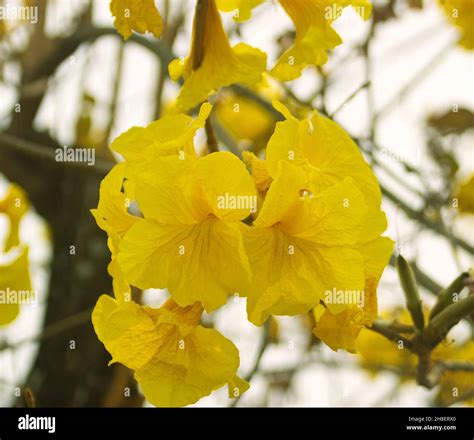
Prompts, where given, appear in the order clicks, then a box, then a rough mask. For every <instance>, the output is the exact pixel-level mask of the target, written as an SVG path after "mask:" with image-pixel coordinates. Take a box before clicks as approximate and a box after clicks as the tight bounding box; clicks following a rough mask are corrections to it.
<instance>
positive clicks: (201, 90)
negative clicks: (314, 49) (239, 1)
mask: <svg viewBox="0 0 474 440" xmlns="http://www.w3.org/2000/svg"><path fill="white" fill-rule="evenodd" d="M197 32H198V31H197V30H196V27H195V28H194V29H193V41H194V40H195V39H196V38H197V35H196V33H197ZM200 37H202V42H201V43H202V44H200V45H199V46H200V53H196V52H197V50H196V46H195V45H194V44H193V48H192V50H191V53H190V55H189V56H188V57H187V58H185V59H176V60H173V61H172V62H171V63H170V65H169V72H170V76H171V78H172V79H173V80H175V81H176V80H178V78H180V77H181V76H183V77H184V80H185V81H184V84H183V87H182V88H181V91H180V93H179V95H178V98H177V103H176V104H177V106H178V107H179V108H181V109H183V110H186V109H189V108H192V107H194V106H195V105H196V104H199V103H200V102H202V101H205V100H206V99H207V97H208V95H209V94H211V93H213V92H214V91H216V90H217V89H219V88H220V87H225V86H229V85H231V84H235V83H243V84H246V85H252V84H256V83H258V82H259V81H260V80H261V77H262V72H263V71H264V70H265V66H266V54H265V53H264V52H261V51H260V50H258V49H255V48H253V47H251V46H248V45H247V44H244V43H240V44H237V45H236V46H234V47H231V46H230V44H229V41H228V40H227V36H226V34H225V31H224V28H223V26H222V22H221V18H220V16H219V11H218V10H217V7H216V4H215V1H214V0H209V2H208V7H207V11H206V17H205V23H204V28H203V30H202V35H200ZM198 58H199V59H198Z"/></svg>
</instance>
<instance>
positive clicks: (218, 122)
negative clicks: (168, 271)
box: [0, 0, 474, 406]
mask: <svg viewBox="0 0 474 440" xmlns="http://www.w3.org/2000/svg"><path fill="white" fill-rule="evenodd" d="M373 3H374V13H373V15H372V18H371V19H370V20H369V21H366V22H364V21H362V20H361V19H360V17H358V16H357V14H356V13H355V12H354V11H353V10H351V8H347V9H345V10H344V13H343V15H342V17H340V18H339V19H338V20H337V21H336V22H335V24H334V28H335V29H336V30H337V31H338V33H339V34H340V35H341V37H342V39H343V40H344V43H343V44H342V45H340V46H339V47H338V48H337V49H336V50H334V51H333V52H332V53H331V54H330V57H329V62H328V63H327V64H326V65H324V66H323V67H321V68H318V69H316V68H311V67H310V68H308V69H306V70H305V71H304V74H303V75H302V76H301V77H300V78H299V79H297V80H295V81H292V82H289V83H286V84H281V83H278V82H276V81H275V80H272V79H271V78H267V82H266V84H265V85H262V86H261V87H259V88H257V89H255V90H252V96H254V95H255V94H256V95H257V96H260V97H261V98H262V100H263V101H265V102H266V103H268V102H270V101H271V99H272V98H278V99H280V100H282V101H284V102H285V103H286V104H287V105H288V106H290V108H291V109H292V110H293V111H294V112H295V113H299V114H305V113H306V112H307V110H308V109H309V108H317V109H318V110H319V111H320V112H321V113H323V114H325V115H329V116H331V117H332V118H334V120H336V121H337V122H339V123H340V124H341V125H342V126H343V127H344V128H345V129H346V130H347V131H348V132H349V133H350V135H351V136H352V137H353V138H354V139H355V140H356V142H357V143H358V145H359V146H360V148H361V150H362V152H363V153H364V155H365V156H366V158H367V160H368V161H369V163H370V164H371V165H372V167H373V170H374V172H375V173H376V175H377V176H378V178H379V180H380V182H381V186H382V189H383V194H384V202H383V207H384V210H385V212H386V213H387V217H388V223H389V227H388V231H387V233H386V235H388V236H390V237H391V238H393V239H395V240H396V241H397V244H398V246H399V248H400V249H401V250H402V252H403V254H404V256H405V257H406V258H407V259H409V260H410V261H411V262H412V263H413V265H414V268H415V272H416V275H417V279H418V282H419V285H420V289H421V293H422V299H423V302H424V304H426V305H428V306H429V305H432V304H433V303H434V302H435V298H436V294H437V293H438V292H439V291H440V290H441V289H442V288H443V287H446V286H447V285H448V284H449V283H450V282H451V281H452V280H453V279H454V278H456V277H457V276H458V275H459V274H460V273H461V272H463V271H466V270H468V269H469V268H470V267H471V266H472V263H473V260H472V257H473V253H474V200H473V199H474V181H471V184H470V185H468V184H467V182H469V180H470V178H471V176H472V175H473V174H474V130H473V128H474V117H473V107H474V81H473V78H474V58H473V52H472V50H471V51H469V50H468V48H466V47H465V46H464V47H463V46H462V45H460V44H459V43H458V42H459V39H460V37H462V36H463V31H462V29H459V28H458V27H456V26H454V25H453V24H452V21H450V19H449V17H448V16H447V14H446V13H445V12H444V11H443V8H442V5H440V3H442V2H438V1H437V0H424V1H422V0H375V1H373ZM467 3H469V1H467ZM156 4H157V6H158V9H159V10H160V12H161V14H162V16H163V18H164V20H165V21H166V23H167V25H166V27H165V33H164V35H163V36H162V38H161V39H160V40H157V39H155V38H153V37H151V36H148V35H147V36H143V35H134V36H133V37H132V38H130V39H129V40H127V41H126V42H124V41H123V40H122V38H121V37H120V35H119V34H118V33H117V32H116V30H115V29H114V28H113V25H112V23H113V19H112V17H111V14H110V12H109V2H108V1H107V0H94V1H88V0H37V1H34V0H23V1H21V0H18V1H9V0H6V1H5V0H0V7H1V8H7V7H9V6H11V7H19V6H28V7H33V8H35V9H34V10H35V11H36V12H37V17H36V19H35V18H34V17H33V16H31V17H30V19H29V20H26V19H19V20H16V19H11V18H2V19H0V200H2V198H3V197H4V196H5V195H6V194H7V193H8V190H9V185H10V183H15V184H16V185H18V186H19V187H21V188H22V189H23V191H24V192H25V194H26V196H27V197H28V199H29V209H28V212H27V213H26V215H25V216H24V217H23V218H22V220H21V223H20V242H21V243H24V244H25V245H26V246H27V247H28V248H29V267H30V273H31V279H32V288H33V290H34V292H35V301H34V303H33V304H26V305H23V306H22V307H21V310H20V313H19V315H18V317H17V318H16V319H15V320H14V321H13V322H11V323H9V324H8V325H4V326H2V327H0V405H2V406H24V405H25V404H28V398H27V399H26V401H25V388H26V387H27V388H28V389H31V390H32V393H33V395H34V400H35V401H36V404H37V405H38V406H142V405H147V403H146V402H144V401H143V398H142V396H141V394H140V391H139V390H138V389H137V388H136V384H135V382H134V381H133V378H132V376H131V373H130V371H128V370H127V369H126V368H125V367H123V366H121V365H118V364H115V365H112V366H110V367H108V366H107V364H108V361H109V360H110V357H109V355H108V353H107V352H106V351H105V349H104V348H103V346H102V344H101V343H100V342H99V341H98V340H97V337H96V335H95V333H94V331H93V328H92V324H91V322H90V313H91V310H92V307H93V306H94V304H95V302H96V300H97V298H98V297H99V295H100V294H102V293H109V292H110V291H111V280H110V277H109V276H108V274H107V264H108V262H109V258H110V255H109V251H108V249H107V245H106V237H105V233H103V232H102V231H101V230H100V229H99V228H98V227H97V226H96V224H95V222H94V220H93V218H92V215H91V214H90V212H89V210H90V209H92V208H94V207H96V205H97V200H98V190H99V184H100V181H101V179H102V178H103V177H104V176H105V174H106V173H107V171H108V170H109V169H110V168H111V167H112V166H113V163H114V161H117V160H120V158H118V157H114V155H113V154H112V153H111V152H110V150H109V149H108V145H109V143H110V142H111V140H113V138H114V137H116V136H117V135H119V134H120V133H121V132H123V131H125V130H127V129H128V128H130V127H132V126H134V125H139V126H144V125H146V124H148V123H149V122H151V121H153V120H155V119H157V118H159V117H160V115H163V114H164V113H166V112H167V111H169V109H170V108H171V107H172V105H173V101H174V98H175V97H176V95H177V92H178V90H179V85H176V84H174V83H172V82H171V80H170V79H169V78H168V75H167V64H168V62H169V60H170V59H172V58H174V57H175V56H178V57H179V56H186V55H187V54H188V53H189V48H190V39H191V28H192V18H193V12H194V6H195V2H194V1H193V0H173V1H171V0H159V1H157V2H156ZM4 10H8V9H4ZM222 17H223V20H224V24H225V28H226V30H227V32H228V35H229V39H230V41H231V43H233V44H234V43H236V42H239V41H244V42H245V43H247V44H250V45H252V46H254V47H258V48H260V49H262V50H264V51H266V52H267V54H268V56H269V61H268V66H271V65H273V63H274V61H275V60H276V59H277V57H278V56H279V54H280V53H281V52H282V51H283V50H285V49H286V48H287V47H288V45H289V44H291V42H292V39H293V37H294V26H293V25H292V23H291V21H290V19H289V18H288V16H287V15H286V14H285V13H284V11H283V9H282V8H281V6H279V5H278V3H277V2H276V1H275V2H272V1H266V2H265V3H264V4H263V5H261V6H259V7H258V8H256V9H255V10H254V14H253V17H252V19H251V20H249V21H248V22H245V23H243V24H237V23H235V22H234V21H233V20H232V17H231V15H230V14H222ZM471 17H472V21H474V16H472V15H471ZM473 27H474V23H473V22H471V33H472V28H473ZM213 102H214V103H215V108H214V111H213V115H212V118H213V122H214V124H215V127H216V134H217V136H218V138H219V141H220V143H221V149H225V148H227V149H229V150H231V151H233V152H235V153H237V154H239V153H240V152H241V151H243V150H246V149H249V150H252V151H255V152H262V153H263V151H262V150H263V149H264V146H265V144H266V141H267V140H268V138H269V136H270V135H271V133H272V132H273V128H274V124H275V122H276V121H275V119H274V114H273V113H272V112H271V111H269V109H268V108H267V107H268V106H265V105H262V103H261V102H257V101H256V100H255V99H254V98H252V97H248V96H247V95H246V94H245V93H242V94H241V95H239V94H238V93H236V92H235V90H234V89H232V90H223V91H221V92H220V93H219V94H218V95H217V96H215V97H213ZM236 102H238V103H239V104H240V106H241V107H240V110H241V111H240V112H239V113H235V112H234V111H233V105H234V104H235V103H236ZM201 138H202V139H201ZM203 142H204V137H203V136H201V134H199V133H198V141H197V143H198V145H201V146H203ZM64 147H67V148H88V149H94V152H95V156H94V158H95V160H94V164H93V165H90V164H87V163H84V162H81V163H77V162H74V161H71V162H68V161H60V160H58V158H57V156H56V152H57V149H58V148H59V149H61V148H64ZM10 224H11V223H9V219H8V217H7V216H6V215H3V214H2V213H1V212H0V243H3V242H4V240H6V237H7V236H8V233H9V227H10V226H9V225H10ZM9 258H12V257H11V255H10V253H9V252H6V251H1V254H0V264H2V263H4V262H5V261H7V262H8V261H9ZM0 276H1V275H0ZM1 281H2V280H1V279H0V285H1ZM165 297H166V292H161V291H146V292H143V297H142V301H143V303H145V304H149V305H153V306H154V305H159V304H161V302H162V301H163V300H164V298H165ZM378 298H379V311H380V313H381V315H382V316H386V317H390V316H395V315H396V314H397V313H398V308H399V307H400V306H402V305H403V294H402V291H401V288H400V285H399V282H398V279H397V275H396V272H395V271H394V269H393V267H392V266H389V267H387V269H386V270H385V273H384V275H383V278H382V281H381V283H380V286H379V289H378ZM205 319H206V320H207V321H208V323H210V324H213V325H215V327H216V328H217V329H218V330H219V331H221V332H222V333H223V334H224V335H225V336H227V337H228V338H230V339H231V340H232V341H233V342H234V343H235V344H236V345H237V347H238V348H239V350H240V354H241V372H242V374H243V375H244V376H247V378H250V377H251V379H252V381H251V382H252V387H251V388H250V390H249V391H248V392H247V393H246V394H245V395H244V396H243V397H242V398H241V399H239V400H238V401H230V400H229V399H228V398H227V392H226V390H225V389H222V390H219V391H218V392H216V393H214V394H213V395H212V396H210V397H207V398H204V399H202V400H201V401H200V402H199V403H198V404H197V405H198V406H216V405H218V406H228V405H230V404H233V405H237V406H247V405H249V406H261V405H269V406H405V405H420V406H429V405H451V404H455V405H463V404H466V403H470V402H471V403H472V396H473V394H472V384H473V383H474V380H473V379H474V373H472V372H471V373H462V375H461V374H459V375H458V376H457V377H454V378H453V377H451V379H452V380H453V381H454V383H457V381H458V382H459V383H463V384H464V385H463V386H465V387H468V389H467V390H464V391H465V392H466V393H468V392H469V390H470V391H471V395H470V399H471V400H469V399H467V398H466V399H457V398H456V397H458V396H453V395H451V394H450V392H449V390H450V389H452V388H453V386H452V383H447V384H446V386H445V387H444V388H443V386H444V385H441V386H438V387H436V388H434V389H433V390H426V389H425V388H422V387H420V386H417V385H416V384H415V381H414V380H413V374H412V373H410V371H411V370H410V369H411V368H412V364H411V362H412V361H411V360H409V359H408V360H407V359H404V358H403V359H402V358H400V356H399V354H398V353H397V352H396V350H395V351H393V349H392V347H391V346H390V345H388V346H387V343H385V342H386V341H383V340H382V341H381V340H380V339H377V338H380V337H378V336H377V335H375V336H373V335H371V334H369V331H368V330H366V331H365V330H364V331H363V332H362V334H361V337H360V339H361V341H360V350H361V354H360V355H356V354H350V353H347V352H343V351H339V352H333V351H332V350H331V349H330V348H328V347H327V346H326V345H324V344H321V343H319V341H318V340H317V339H316V338H315V337H314V336H313V335H312V334H311V329H312V323H311V322H310V320H309V318H308V319H306V317H293V318H287V317H282V318H280V317H278V318H277V319H274V320H272V321H271V324H270V326H269V328H267V329H266V330H264V329H262V328H257V327H254V326H253V325H252V324H250V323H249V322H248V321H247V320H246V313H245V300H244V299H233V298H230V299H229V303H228V304H227V306H225V307H223V308H221V309H220V310H219V311H218V312H216V313H215V314H214V315H213V316H212V317H209V316H206V317H205ZM472 329H473V326H472V320H464V321H463V322H462V323H460V324H459V325H458V326H456V327H455V328H454V329H453V331H452V332H451V334H450V337H449V338H448V339H449V340H448V341H447V342H446V344H448V345H449V344H450V343H456V344H461V345H462V344H468V342H469V341H470V340H472V334H473V332H472ZM453 341H455V342H453ZM448 348H449V347H448ZM463 356H465V357H466V358H465V360H469V361H472V362H474V351H473V350H470V351H467V352H466V353H464V354H463ZM469 374H470V375H469ZM448 379H449V378H448ZM469 387H471V388H470V389H469ZM30 404H31V403H30Z"/></svg>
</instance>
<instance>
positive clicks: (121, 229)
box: [91, 162, 139, 301]
mask: <svg viewBox="0 0 474 440" xmlns="http://www.w3.org/2000/svg"><path fill="white" fill-rule="evenodd" d="M124 179H125V163H123V162H122V163H120V164H118V165H116V166H115V167H114V168H113V169H112V170H111V171H110V172H109V174H108V175H107V176H106V177H105V178H104V180H102V183H101V184H100V193H99V195H100V198H99V204H98V206H97V209H91V213H92V215H93V216H94V218H95V220H96V222H97V225H98V226H99V227H100V228H101V229H102V230H103V231H105V232H107V235H108V236H109V238H108V241H107V244H108V247H109V250H110V252H111V255H112V258H111V262H110V264H109V267H108V272H109V275H110V276H111V277H112V283H113V291H114V294H115V297H116V298H117V299H118V300H120V301H121V300H129V299H130V295H131V291H130V285H129V284H128V283H127V281H126V280H125V277H124V274H123V272H122V270H121V268H120V266H119V265H118V264H117V253H118V249H119V246H120V243H121V241H122V238H123V236H124V235H125V233H126V232H127V231H128V230H129V229H130V228H131V227H132V226H133V225H134V224H135V222H137V221H138V220H139V218H138V217H135V216H133V215H131V214H129V213H128V207H129V206H130V204H131V201H132V200H131V197H130V195H129V194H125V193H124V192H122V189H123V187H124Z"/></svg>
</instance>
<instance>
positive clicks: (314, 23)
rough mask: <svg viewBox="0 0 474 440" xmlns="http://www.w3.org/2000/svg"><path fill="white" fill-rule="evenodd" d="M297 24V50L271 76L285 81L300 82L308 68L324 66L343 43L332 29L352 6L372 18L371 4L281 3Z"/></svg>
mask: <svg viewBox="0 0 474 440" xmlns="http://www.w3.org/2000/svg"><path fill="white" fill-rule="evenodd" d="M279 1H280V4H281V5H282V6H283V8H284V9H285V11H286V13H287V14H288V15H289V17H290V18H291V20H292V21H293V23H294V25H295V29H296V36H295V41H294V44H293V46H291V47H290V48H289V49H288V50H286V51H285V52H284V53H283V54H282V55H281V57H280V58H279V60H278V61H277V63H276V65H275V67H274V68H273V69H272V71H271V73H272V75H274V76H275V77H277V78H278V79H280V80H282V81H290V80H293V79H296V78H298V77H299V76H300V75H301V72H302V71H303V69H304V68H305V67H306V66H308V65H322V64H324V63H326V61H327V51H328V50H329V49H334V48H335V47H336V46H338V45H339V44H341V43H342V40H341V38H340V36H339V35H338V34H337V32H336V31H335V30H334V29H333V28H332V27H331V24H332V22H333V21H334V20H336V19H337V18H338V17H339V15H340V14H341V12H342V9H343V8H345V7H347V6H349V5H351V6H353V7H354V8H355V10H356V11H357V12H358V13H359V15H361V17H362V18H363V19H364V20H367V19H368V18H369V17H370V14H371V12H372V5H371V4H370V1H369V0H279Z"/></svg>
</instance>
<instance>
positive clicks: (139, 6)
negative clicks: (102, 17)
mask: <svg viewBox="0 0 474 440" xmlns="http://www.w3.org/2000/svg"><path fill="white" fill-rule="evenodd" d="M110 12H111V13H112V15H113V16H114V17H115V21H114V26H115V27H116V28H117V30H118V31H119V33H120V35H122V37H123V38H124V39H125V40H127V39H128V38H130V36H131V35H132V31H135V32H139V33H141V34H143V33H145V32H151V33H152V34H153V35H154V36H155V37H156V38H158V37H159V36H160V35H161V33H162V32H163V19H162V18H161V15H160V13H159V12H158V9H156V6H155V0H111V1H110Z"/></svg>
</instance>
